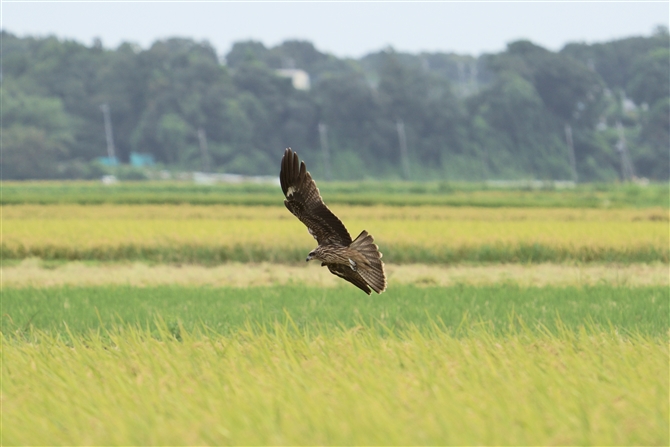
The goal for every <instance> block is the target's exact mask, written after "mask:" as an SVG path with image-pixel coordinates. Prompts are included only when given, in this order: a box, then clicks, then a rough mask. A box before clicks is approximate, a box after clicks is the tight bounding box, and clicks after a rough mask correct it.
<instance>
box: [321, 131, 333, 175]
mask: <svg viewBox="0 0 670 447" xmlns="http://www.w3.org/2000/svg"><path fill="white" fill-rule="evenodd" d="M319 138H320V139H321V151H322V152H323V165H324V166H325V168H326V180H328V181H330V180H332V179H333V178H332V173H331V171H330V149H329V148H328V127H327V126H326V125H325V124H323V123H319Z"/></svg>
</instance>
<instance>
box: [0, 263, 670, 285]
mask: <svg viewBox="0 0 670 447" xmlns="http://www.w3.org/2000/svg"><path fill="white" fill-rule="evenodd" d="M386 273H387V276H388V279H389V287H393V285H396V284H398V285H400V284H414V285H419V286H421V285H425V286H433V285H439V286H453V285H455V284H471V285H492V284H500V283H515V284H520V285H523V286H571V285H596V284H612V285H620V286H626V287H643V286H654V285H663V286H668V285H670V275H669V273H668V266H667V265H665V264H628V265H592V264H587V265H565V264H533V265H520V264H503V265H481V266H476V265H475V266H472V265H457V266H439V265H438V266H436V265H421V264H418V265H417V264H408V265H397V264H387V265H386ZM291 283H298V284H305V285H308V286H321V287H335V286H338V285H342V280H340V279H339V278H336V277H335V276H333V275H332V274H330V272H328V271H327V270H326V269H325V268H321V267H320V266H318V265H316V264H313V263H312V264H305V265H285V264H284V265H281V264H271V263H260V264H255V263H228V264H224V265H219V266H215V267H204V266H200V265H188V264H187V265H180V266H174V265H165V264H158V265H147V264H143V263H133V264H130V263H125V264H97V265H90V264H85V263H81V262H70V263H65V264H60V265H47V266H45V265H44V264H43V263H42V261H40V260H39V259H35V258H31V259H26V260H24V261H22V262H21V263H19V264H17V265H14V266H9V267H8V266H5V267H4V268H3V269H2V285H3V286H4V287H52V286H64V285H69V286H102V285H111V284H114V285H129V286H140V287H142V286H155V285H163V284H173V285H180V286H203V285H207V286H215V287H221V286H234V287H248V286H257V285H266V286H271V285H284V284H291Z"/></svg>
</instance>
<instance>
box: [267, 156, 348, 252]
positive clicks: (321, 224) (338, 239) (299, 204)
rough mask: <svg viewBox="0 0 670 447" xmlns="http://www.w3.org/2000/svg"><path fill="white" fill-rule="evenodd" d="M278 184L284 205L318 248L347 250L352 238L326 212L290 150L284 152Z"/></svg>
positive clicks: (339, 223)
mask: <svg viewBox="0 0 670 447" xmlns="http://www.w3.org/2000/svg"><path fill="white" fill-rule="evenodd" d="M279 181H280V183H281V188H282V191H283V192H284V195H285V196H286V200H285V201H284V205H286V208H288V210H289V211H290V212H291V213H293V215H294V216H295V217H297V218H298V219H299V220H300V221H301V222H302V223H304V224H305V225H306V226H307V228H308V229H309V230H310V233H311V234H312V235H313V236H314V237H315V238H316V240H317V241H318V242H319V244H340V245H344V246H347V245H349V244H350V243H351V236H350V235H349V232H348V231H347V229H346V227H345V226H344V224H343V223H342V221H341V220H340V219H338V218H337V216H335V215H334V214H333V213H332V211H330V210H329V209H328V207H327V206H326V204H325V203H323V199H322V198H321V194H320V192H319V188H317V186H316V183H315V182H314V180H312V176H311V175H310V174H309V172H307V168H306V166H305V163H304V162H300V159H299V158H298V155H297V154H296V153H295V152H293V151H292V150H291V149H290V148H288V149H286V151H285V152H284V157H283V158H282V162H281V171H280V173H279Z"/></svg>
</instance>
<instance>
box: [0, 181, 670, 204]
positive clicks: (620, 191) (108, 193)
mask: <svg viewBox="0 0 670 447" xmlns="http://www.w3.org/2000/svg"><path fill="white" fill-rule="evenodd" d="M277 174H278V173H277ZM317 181H318V185H319V188H320V190H321V192H322V193H323V195H324V198H325V199H326V202H327V203H328V204H330V205H333V204H342V205H362V206H371V205H391V206H407V205H439V206H478V207H494V208H497V207H576V208H611V207H614V208H618V207H630V208H646V207H663V208H665V209H667V208H668V198H669V189H668V184H667V183H659V184H651V185H647V186H640V185H633V184H614V183H612V184H582V185H577V187H576V188H573V189H554V188H552V187H551V185H549V184H548V185H546V186H547V187H545V188H541V189H530V188H527V187H515V188H503V189H500V188H492V187H490V186H487V185H485V184H480V183H465V182H461V183H458V182H457V183H446V182H401V181H396V182H389V181H365V182H347V183H343V182H325V181H322V180H319V179H317ZM282 200H283V196H282V194H281V190H280V188H279V185H278V183H277V184H276V185H273V184H256V183H251V182H249V183H242V184H218V185H195V184H192V183H186V182H122V183H120V184H117V185H103V184H101V183H100V182H91V181H88V182H86V181H68V182H3V194H2V196H1V197H0V205H16V204H31V203H32V204H65V203H73V204H82V205H99V204H103V203H109V204H134V205H147V204H173V205H174V204H184V203H190V204H199V205H216V204H219V205H222V204H225V205H265V206H276V207H281V206H282Z"/></svg>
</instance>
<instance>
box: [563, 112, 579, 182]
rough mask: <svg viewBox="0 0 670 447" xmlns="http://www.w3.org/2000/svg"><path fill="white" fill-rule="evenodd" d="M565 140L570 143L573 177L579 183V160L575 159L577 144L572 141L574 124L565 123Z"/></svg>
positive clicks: (569, 155)
mask: <svg viewBox="0 0 670 447" xmlns="http://www.w3.org/2000/svg"><path fill="white" fill-rule="evenodd" d="M565 140H566V141H567V143H568V159H569V160H570V168H571V169H572V179H573V180H574V181H575V183H577V181H578V180H579V179H578V177H577V160H576V159H575V145H574V143H573V142H572V126H571V125H570V124H568V123H566V124H565Z"/></svg>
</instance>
